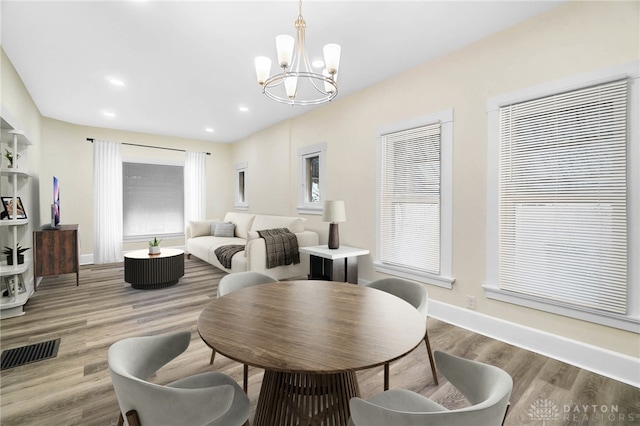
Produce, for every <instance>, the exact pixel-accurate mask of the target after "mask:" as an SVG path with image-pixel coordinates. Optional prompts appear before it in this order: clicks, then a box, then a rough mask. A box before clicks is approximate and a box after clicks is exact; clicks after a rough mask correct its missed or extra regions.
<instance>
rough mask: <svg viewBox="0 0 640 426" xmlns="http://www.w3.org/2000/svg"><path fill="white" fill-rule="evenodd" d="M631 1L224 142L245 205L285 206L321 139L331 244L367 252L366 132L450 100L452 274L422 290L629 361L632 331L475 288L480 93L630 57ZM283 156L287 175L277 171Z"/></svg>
mask: <svg viewBox="0 0 640 426" xmlns="http://www.w3.org/2000/svg"><path fill="white" fill-rule="evenodd" d="M639 8H640V3H638V2H569V3H567V4H565V5H562V6H560V7H558V8H556V9H554V10H551V11H549V12H548V13H545V14H543V15H540V16H539V17H537V18H534V19H532V20H529V21H527V22H525V23H523V24H521V25H518V26H516V27H514V28H512V29H509V30H506V31H504V32H501V33H498V34H494V35H493V36H491V37H489V38H486V39H484V40H481V41H479V42H476V43H474V44H473V45H471V46H468V47H466V48H464V49H461V50H459V51H457V52H454V53H452V54H449V55H447V56H444V57H441V58H439V59H437V60H434V61H431V62H429V63H427V64H424V65H422V66H420V67H417V68H415V69H412V70H410V71H408V72H405V73H403V74H401V75H399V76H397V77H396V78H393V79H390V80H386V81H384V82H383V83H381V84H378V85H376V86H374V87H371V88H369V89H367V90H364V91H362V92H359V93H357V94H354V95H351V96H346V97H338V98H337V99H336V100H334V101H333V102H332V103H331V104H329V105H326V106H323V107H321V108H318V109H316V110H314V111H312V112H309V113H307V114H305V115H303V116H301V117H299V118H296V119H294V120H291V121H289V122H284V123H280V124H278V125H276V126H273V127H272V128H269V129H267V130H264V131H262V132H259V133H258V134H255V135H253V136H251V137H250V138H247V139H245V140H243V141H240V142H238V143H236V144H234V146H233V162H234V163H237V162H243V161H248V162H249V173H250V180H249V183H248V185H249V187H248V192H249V210H250V211H253V212H264V211H269V212H277V213H280V214H295V213H296V210H295V206H296V202H297V188H298V186H297V185H298V181H297V176H298V175H297V173H298V171H297V163H296V154H297V150H298V148H300V147H302V146H307V145H312V144H315V143H319V142H326V143H327V170H328V182H327V198H329V199H342V200H345V202H346V206H347V222H346V223H343V224H341V225H340V234H341V235H340V239H341V242H342V243H343V244H347V245H353V246H359V247H366V248H368V249H369V250H371V251H372V252H375V242H376V241H375V198H376V188H375V166H376V140H375V136H376V130H377V129H379V128H381V127H385V126H388V125H390V124H394V123H398V122H404V121H407V120H410V119H413V118H416V117H420V116H424V115H428V114H431V113H434V112H438V111H441V110H444V109H447V108H453V111H454V132H453V133H454V142H453V143H454V147H453V152H454V182H453V185H454V198H453V210H454V213H453V275H454V277H455V278H456V282H455V284H454V288H453V290H445V289H442V288H437V287H432V286H430V287H429V295H430V297H432V298H434V299H436V300H439V301H442V302H445V303H449V304H453V305H456V306H460V307H464V306H466V296H467V295H472V296H475V297H476V299H477V311H478V312H480V313H483V314H486V315H490V316H493V317H496V318H501V319H505V320H508V321H511V322H515V323H518V324H522V325H526V326H530V327H534V328H538V329H540V330H543V331H547V332H550V333H554V334H558V335H561V336H565V337H568V338H571V339H575V340H578V341H582V342H585V343H588V344H592V345H594V346H598V347H603V348H608V349H610V350H613V351H616V352H620V353H623V354H627V355H631V356H634V357H640V345H639V339H638V335H636V334H634V333H630V332H625V331H621V330H618V329H612V328H609V327H605V326H600V325H595V324H592V323H588V322H584V321H579V320H574V319H570V318H566V317H562V316H558V315H553V314H548V313H544V312H539V311H537V310H533V309H527V308H523V307H519V306H515V305H511V304H507V303H502V302H497V301H493V300H489V299H487V298H486V297H485V295H484V292H483V290H482V288H481V286H482V284H483V282H484V279H485V262H486V249H485V246H486V238H485V232H486V230H485V228H486V227H485V224H486V190H487V188H486V175H487V169H486V156H487V115H486V101H487V98H489V97H493V96H496V95H500V94H503V93H508V92H511V91H515V90H518V89H523V88H526V87H529V86H533V85H537V84H541V83H545V82H549V81H552V80H557V79H560V78H563V77H567V76H572V75H575V74H580V73H585V72H588V71H592V70H597V69H601V68H606V67H610V66H614V65H620V64H624V63H628V62H631V61H637V60H638V59H640V44H639V39H640V37H639V35H640V24H639V22H640V11H639ZM413 42H425V43H430V42H434V41H433V40H415V41H413ZM345 54H346V53H345ZM343 72H348V71H347V70H344V71H343ZM288 134H289V137H288V139H287V135H288ZM263 154H264V156H263ZM267 154H268V155H267ZM266 158H271V159H273V161H274V163H271V164H268V163H267V162H266V161H264V160H265V159H266ZM285 158H289V163H288V167H289V169H288V171H287V170H281V169H283V168H284V167H285V166H286V164H284V163H283V161H284V159H285ZM276 164H277V167H276ZM276 168H277V170H274V169H276ZM287 174H288V175H289V176H290V177H291V178H292V179H291V180H290V181H289V183H288V193H286V192H285V188H283V187H282V183H283V182H286V177H285V175H287ZM266 188H268V190H265V189H266ZM276 203H278V205H279V207H276V206H275V205H276ZM285 206H286V207H285ZM305 217H306V218H307V220H308V223H307V226H308V227H309V228H311V229H315V230H317V231H319V232H320V233H321V242H325V243H326V234H327V232H326V231H327V230H326V228H327V224H325V223H322V222H320V218H319V217H318V216H305ZM373 258H374V257H373V256H370V257H367V258H361V261H360V278H362V279H364V280H372V279H375V278H378V277H379V276H380V275H379V274H377V273H376V272H375V271H374V269H373V266H372V260H373Z"/></svg>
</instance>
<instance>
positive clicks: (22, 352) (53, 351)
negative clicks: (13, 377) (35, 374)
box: [0, 339, 60, 370]
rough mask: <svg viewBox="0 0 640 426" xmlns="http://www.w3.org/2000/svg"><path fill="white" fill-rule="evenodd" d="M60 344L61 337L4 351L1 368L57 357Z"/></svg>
mask: <svg viewBox="0 0 640 426" xmlns="http://www.w3.org/2000/svg"><path fill="white" fill-rule="evenodd" d="M59 346H60V339H55V340H49V341H47V342H42V343H36V344H34V345H28V346H22V347H20V348H14V349H8V350H6V351H2V359H1V363H2V367H1V368H0V370H6V369H8V368H13V367H18V366H20V365H25V364H30V363H32V362H36V361H42V360H43V359H49V358H55V356H56V355H58V347H59Z"/></svg>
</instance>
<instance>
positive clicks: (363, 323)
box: [198, 280, 426, 426]
mask: <svg viewBox="0 0 640 426" xmlns="http://www.w3.org/2000/svg"><path fill="white" fill-rule="evenodd" d="M425 327H426V324H425V321H424V318H423V317H422V315H420V314H419V313H418V311H417V310H416V309H415V308H414V307H413V306H411V305H410V304H409V303H407V302H405V301H404V300H402V299H400V298H398V297H395V296H393V295H390V294H388V293H386V292H383V291H380V290H375V289H371V288H367V287H362V286H358V285H352V284H346V283H339V282H331V281H311V280H304V281H282V282H277V283H270V284H261V285H257V286H253V287H248V288H245V289H242V290H237V291H234V292H232V293H229V294H227V295H225V296H224V297H221V298H219V299H216V300H214V301H212V302H210V303H209V304H208V305H207V306H206V307H205V308H204V310H203V311H202V313H201V314H200V317H199V319H198V332H199V334H200V336H201V337H202V339H203V340H204V342H205V343H206V344H207V345H208V346H209V347H211V348H212V349H214V350H215V351H216V352H218V353H220V354H222V355H224V356H226V357H228V358H231V359H233V360H236V361H238V362H241V363H245V364H248V365H250V366H254V367H259V368H263V369H264V370H265V373H264V378H263V381H262V387H261V389H260V395H259V397H258V404H257V407H256V414H255V419H254V424H255V425H256V426H277V425H291V424H294V425H316V424H322V425H346V424H347V423H348V420H349V399H351V398H352V397H354V396H360V390H359V388H358V382H357V377H356V371H358V370H362V369H366V368H371V367H375V366H378V365H382V364H384V363H387V362H390V361H393V360H395V359H398V358H401V357H402V356H404V355H406V354H407V353H409V352H411V351H412V350H413V349H415V348H416V346H417V345H418V344H420V342H421V341H422V339H424V335H425V331H426V330H425Z"/></svg>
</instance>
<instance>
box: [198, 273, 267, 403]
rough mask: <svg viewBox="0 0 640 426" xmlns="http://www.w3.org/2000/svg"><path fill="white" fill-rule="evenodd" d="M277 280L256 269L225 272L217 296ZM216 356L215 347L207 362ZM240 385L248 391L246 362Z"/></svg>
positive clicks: (211, 362)
mask: <svg viewBox="0 0 640 426" xmlns="http://www.w3.org/2000/svg"><path fill="white" fill-rule="evenodd" d="M277 281H278V280H277V279H275V278H273V277H272V276H271V275H268V274H265V273H262V272H256V271H246V272H235V273H231V274H227V275H225V276H224V277H222V279H221V280H220V283H218V297H222V296H225V295H227V294H229V293H231V292H232V291H236V290H240V289H241V288H246V287H251V286H254V285H258V284H269V283H275V282H277ZM215 357H216V351H215V349H214V350H212V351H211V360H210V361H209V364H213V360H214V359H215ZM242 386H243V388H244V391H245V392H248V388H249V366H248V365H247V364H245V365H244V371H243V378H242Z"/></svg>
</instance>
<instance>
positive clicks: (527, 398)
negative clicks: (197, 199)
mask: <svg viewBox="0 0 640 426" xmlns="http://www.w3.org/2000/svg"><path fill="white" fill-rule="evenodd" d="M123 275H124V274H123V266H122V264H112V265H95V266H94V265H89V266H83V267H82V268H81V271H80V286H79V287H76V285H75V275H74V274H71V275H64V276H60V277H49V278H46V279H44V280H43V281H42V283H41V285H40V287H39V289H38V292H37V293H36V294H35V295H34V297H33V298H32V299H31V300H30V301H29V302H28V304H27V306H26V312H27V313H26V315H24V316H22V317H18V318H11V319H7V320H2V321H1V322H0V333H1V339H0V342H1V348H2V350H6V349H11V348H15V347H19V346H23V345H27V344H31V343H38V342H42V341H46V340H50V339H55V338H58V337H59V338H61V344H60V349H59V352H58V356H57V357H56V358H53V359H49V360H45V361H40V362H36V363H33V364H29V365H25V366H21V367H16V368H12V369H7V370H4V371H2V372H1V373H0V380H1V381H0V398H1V409H2V411H1V417H0V423H1V424H2V425H3V426H10V425H76V424H77V425H111V424H113V425H115V424H116V421H117V416H118V405H117V402H116V398H115V394H114V391H113V388H112V386H111V379H110V377H109V372H108V370H107V350H108V348H109V346H110V345H111V344H112V343H113V342H115V341H117V340H119V339H123V338H125V337H129V336H138V335H145V334H157V333H164V332H170V331H177V330H189V331H191V333H192V341H191V345H190V347H189V349H188V350H187V351H186V352H185V353H184V354H182V355H180V356H179V357H178V358H177V359H175V360H174V361H172V362H171V363H170V364H169V365H167V366H166V367H164V368H162V369H161V370H160V371H159V372H158V374H157V375H156V377H155V378H154V379H153V380H154V381H156V382H158V383H167V382H170V381H172V380H176V379H178V378H181V377H184V376H187V375H191V374H196V373H200V372H204V371H210V370H211V369H212V368H213V369H214V370H217V371H221V372H224V373H227V374H229V375H231V376H232V377H233V378H234V379H235V380H237V381H238V383H240V384H241V383H242V365H241V364H240V363H237V362H235V361H232V360H229V359H227V358H225V357H224V356H222V355H220V354H218V355H217V356H216V359H215V363H214V365H213V366H210V365H209V357H210V355H211V351H210V349H209V348H208V347H207V346H206V345H205V344H204V343H203V342H202V340H201V339H200V337H199V336H198V333H197V330H196V321H197V318H198V315H199V313H200V311H201V310H202V309H203V307H204V306H205V305H206V304H207V302H209V301H210V300H211V299H212V298H215V297H216V289H217V285H218V281H219V279H220V278H221V277H222V276H223V275H224V273H223V272H221V271H219V270H218V269H216V268H214V267H213V266H210V265H208V264H207V263H205V262H202V261H200V260H198V259H196V258H193V257H192V258H191V259H189V260H186V261H185V276H184V277H183V278H182V279H181V280H180V282H179V283H178V284H177V285H175V286H173V287H170V288H166V289H160V290H147V291H143V290H133V289H131V288H130V287H125V286H124V285H123V284H124V280H123ZM428 328H429V336H430V339H431V345H432V348H433V349H434V350H443V351H448V352H451V353H454V354H457V355H461V356H464V357H467V358H471V359H476V360H479V361H483V362H487V363H489V364H493V365H497V366H499V367H501V368H503V369H505V370H506V371H508V372H509V373H510V374H511V375H512V377H513V379H514V388H513V393H512V396H511V404H512V405H511V408H510V410H509V414H508V417H507V419H506V424H507V425H541V424H548V425H551V424H553V425H560V424H564V425H602V424H607V425H609V424H610V425H614V424H615V425H628V424H638V425H640V389H638V388H635V387H633V386H629V385H626V384H623V383H620V382H617V381H614V380H611V379H608V378H605V377H602V376H599V375H597V374H594V373H591V372H588V371H585V370H581V369H579V368H576V367H573V366H571V365H568V364H565V363H562V362H559V361H556V360H553V359H549V358H546V357H543V356H541V355H538V354H535V353H532V352H529V351H526V350H523V349H520V348H517V347H514V346H510V345H507V344H505V343H502V342H499V341H496V340H493V339H490V338H488V337H485V336H482V335H478V334H474V333H472V332H469V331H467V330H464V329H461V328H458V327H455V326H452V325H450V324H447V323H444V322H440V321H436V320H433V319H429V320H428ZM249 375H250V376H249V398H250V399H251V404H252V405H251V406H252V410H251V416H250V421H253V416H254V411H255V406H256V402H257V398H258V393H259V391H260V384H261V381H262V371H261V370H259V369H256V368H250V369H249ZM358 379H359V383H360V390H361V393H362V396H363V397H364V398H368V397H371V396H372V395H374V394H376V393H378V392H381V391H382V385H383V371H382V367H379V368H373V369H370V370H365V371H361V372H358ZM440 379H441V381H440V386H435V385H434V384H433V381H432V378H431V371H430V367H429V360H428V358H427V353H426V349H425V346H424V345H419V346H418V348H417V349H416V350H414V351H413V352H412V353H411V354H409V355H408V356H406V357H405V358H403V359H401V360H398V361H396V362H394V363H393V364H391V378H390V383H391V388H405V389H410V390H413V391H415V392H419V393H420V394H422V395H425V396H427V397H430V398H432V399H434V400H436V401H437V402H439V403H441V404H443V405H445V406H446V407H448V408H456V407H462V406H466V405H468V404H467V403H466V402H465V401H464V398H463V397H462V396H461V394H460V393H459V392H458V391H457V390H455V389H454V388H453V387H452V386H451V385H450V384H449V383H448V382H447V381H446V380H444V378H442V376H440ZM536 409H537V410H536ZM567 411H568V412H567Z"/></svg>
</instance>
